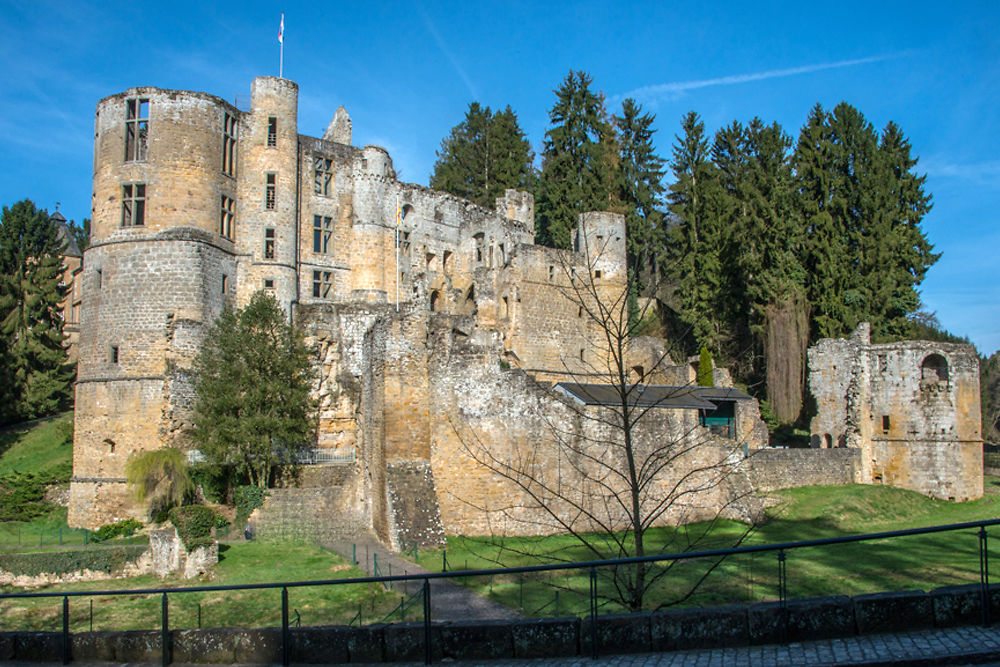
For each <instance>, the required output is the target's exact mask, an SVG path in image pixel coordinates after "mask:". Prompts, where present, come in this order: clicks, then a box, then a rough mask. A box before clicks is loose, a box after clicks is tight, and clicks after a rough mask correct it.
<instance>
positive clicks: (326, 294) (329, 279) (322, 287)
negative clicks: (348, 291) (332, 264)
mask: <svg viewBox="0 0 1000 667" xmlns="http://www.w3.org/2000/svg"><path fill="white" fill-rule="evenodd" d="M332 291H333V273H331V272H330V271H313V296H314V297H316V298H318V299H329V298H330V293H331V292H332Z"/></svg>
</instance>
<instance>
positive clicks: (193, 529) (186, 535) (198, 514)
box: [170, 505, 216, 551]
mask: <svg viewBox="0 0 1000 667" xmlns="http://www.w3.org/2000/svg"><path fill="white" fill-rule="evenodd" d="M215 516H216V515H215V510H213V509H212V508H211V507H205V506H204V505H185V506H184V507H175V508H173V509H172V510H170V523H172V524H174V526H175V527H176V528H177V535H178V536H180V538H181V542H183V543H184V547H185V548H186V549H187V550H188V551H191V550H192V549H194V548H195V547H197V546H202V545H203V544H205V543H206V542H207V543H210V542H211V541H212V540H211V535H212V527H213V526H214V525H215Z"/></svg>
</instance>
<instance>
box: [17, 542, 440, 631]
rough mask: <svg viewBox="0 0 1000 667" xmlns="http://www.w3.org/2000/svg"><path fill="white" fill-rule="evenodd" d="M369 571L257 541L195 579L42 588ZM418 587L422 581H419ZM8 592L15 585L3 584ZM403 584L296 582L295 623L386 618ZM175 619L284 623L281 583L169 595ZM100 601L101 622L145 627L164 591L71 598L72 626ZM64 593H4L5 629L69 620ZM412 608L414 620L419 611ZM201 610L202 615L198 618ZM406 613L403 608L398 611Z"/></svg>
mask: <svg viewBox="0 0 1000 667" xmlns="http://www.w3.org/2000/svg"><path fill="white" fill-rule="evenodd" d="M360 576H364V574H363V573H362V572H361V571H360V570H358V569H356V568H354V567H352V566H350V565H348V564H347V563H346V562H345V561H344V559H343V558H341V557H340V556H338V555H337V554H334V553H332V552H329V551H327V550H325V549H322V548H320V547H317V546H312V545H302V544H299V545H275V544H264V543H257V542H250V543H234V544H231V545H225V544H224V545H222V546H221V553H220V560H219V564H218V565H217V566H216V567H215V568H213V570H212V572H211V574H209V575H206V576H205V577H202V578H201V579H195V580H184V579H181V578H180V577H177V576H173V577H168V578H167V579H164V580H161V579H160V578H158V577H156V576H153V575H147V576H141V577H133V578H130V579H118V580H110V581H93V582H83V583H73V584H58V585H54V586H48V587H44V588H42V589H38V590H55V591H81V590H93V591H106V590H123V589H136V588H157V587H171V588H176V587H181V586H198V585H213V584H224V585H228V584H250V583H272V582H286V581H287V582H291V581H306V580H317V579H341V578H353V577H360ZM414 590H415V588H414ZM2 591H3V592H5V593H9V592H15V589H13V588H11V587H3V589H2ZM403 594H404V592H403V591H400V590H396V591H385V590H383V589H382V588H381V587H380V586H373V585H369V584H347V585H342V586H324V587H306V588H289V589H288V596H289V610H290V611H289V614H290V620H291V622H292V623H293V624H294V623H296V622H297V621H298V622H301V624H302V625H330V624H343V625H346V624H348V623H350V622H352V620H353V622H354V623H357V622H358V621H357V618H356V617H357V616H358V615H359V613H360V617H361V621H363V622H364V623H366V624H367V623H373V622H379V621H382V620H383V619H385V618H386V616H388V615H389V614H390V613H392V610H393V608H394V607H395V606H396V605H398V604H399V602H400V599H401V596H403ZM168 599H169V608H170V626H171V627H172V628H175V629H176V628H197V627H235V626H241V627H265V626H271V627H273V626H276V625H280V624H281V590H280V589H273V590H249V591H219V592H204V593H176V594H173V595H169V596H168ZM91 600H92V601H93V611H92V613H93V617H92V618H93V628H94V630H138V629H154V628H158V627H160V605H161V600H160V596H159V595H118V596H99V597H94V598H70V622H71V630H72V631H73V632H82V631H84V630H89V629H90V627H91V605H90V601H91ZM61 605H62V599H61V598H43V599H14V600H10V599H8V600H0V630H5V631H6V630H58V629H60V628H61V627H62V620H61V613H62V611H61V610H62V606H61ZM419 611H420V607H419V605H417V607H416V610H415V611H411V612H410V613H409V615H408V618H409V619H410V620H414V619H415V613H419ZM199 612H200V616H201V619H200V623H199ZM393 618H394V619H395V620H398V619H399V614H398V612H397V613H396V614H394V615H393Z"/></svg>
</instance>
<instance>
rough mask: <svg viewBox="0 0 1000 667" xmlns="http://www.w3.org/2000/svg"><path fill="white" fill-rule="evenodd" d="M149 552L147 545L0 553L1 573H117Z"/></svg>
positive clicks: (29, 574)
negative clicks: (89, 571)
mask: <svg viewBox="0 0 1000 667" xmlns="http://www.w3.org/2000/svg"><path fill="white" fill-rule="evenodd" d="M148 550H149V546H147V545H141V544H140V545H122V546H116V547H91V548H89V549H75V550H72V551H43V552H37V553H12V554H0V570H3V571H5V572H10V573H11V574H13V575H23V576H28V577H37V576H38V575H40V574H52V575H63V574H69V573H71V572H79V571H81V570H91V571H92V572H98V571H100V572H107V573H109V574H111V573H113V572H119V571H121V570H122V568H124V567H125V565H127V564H128V563H134V562H135V561H137V560H139V557H140V556H142V554H143V553H145V552H146V551H148Z"/></svg>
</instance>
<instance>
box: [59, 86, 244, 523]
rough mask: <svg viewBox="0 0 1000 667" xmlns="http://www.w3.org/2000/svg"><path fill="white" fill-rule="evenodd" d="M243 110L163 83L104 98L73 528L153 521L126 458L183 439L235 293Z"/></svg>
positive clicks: (84, 319) (83, 316)
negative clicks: (198, 362) (235, 147)
mask: <svg viewBox="0 0 1000 667" xmlns="http://www.w3.org/2000/svg"><path fill="white" fill-rule="evenodd" d="M239 115H240V113H239V111H237V110H236V109H235V108H234V107H232V106H231V105H229V104H227V103H226V102H225V101H223V100H221V99H219V98H217V97H214V96H211V95H205V94H202V93H193V92H183V91H174V90H161V89H157V88H132V89H130V90H128V91H126V92H124V93H121V94H118V95H113V96H111V97H107V98H105V99H103V100H101V101H100V102H99V103H98V105H97V114H96V118H95V139H94V183H93V202H92V211H91V220H92V222H91V229H92V237H91V245H90V248H89V249H88V250H87V251H86V254H85V264H84V266H85V269H84V272H83V301H82V305H81V313H80V346H79V350H80V352H79V363H78V380H77V387H76V414H75V418H74V427H75V433H74V447H73V480H72V483H71V489H70V509H69V522H70V524H71V525H74V526H86V527H91V528H93V527H97V526H100V525H102V524H105V523H109V522H111V521H114V520H118V519H123V518H126V517H128V516H133V517H136V518H143V519H144V518H146V517H144V516H143V509H142V508H141V507H139V506H138V505H137V504H136V503H135V502H134V500H133V499H132V496H131V494H130V493H129V491H128V489H127V488H126V484H125V463H126V461H127V459H128V457H129V455H130V454H131V453H133V452H137V451H142V450H149V449H156V448H160V447H164V446H168V445H172V444H180V443H179V442H178V441H177V440H176V435H177V434H178V433H181V432H182V431H183V430H184V427H185V426H186V424H187V422H188V420H189V418H190V412H191V406H192V394H193V392H192V387H191V382H190V370H189V369H190V366H191V362H192V360H193V358H194V355H195V354H196V352H197V349H198V346H199V345H200V343H201V341H202V340H203V338H204V334H205V331H206V329H207V327H208V326H209V325H211V323H212V322H213V321H214V320H215V318H216V317H217V316H218V314H219V312H221V310H222V307H223V305H224V304H225V303H227V302H228V301H230V300H231V298H232V296H233V294H234V286H235V282H236V262H235V256H234V245H233V241H232V237H233V235H234V231H235V230H234V228H233V222H234V221H233V218H232V217H231V216H230V217H228V218H227V217H226V215H225V214H226V212H227V211H229V210H232V211H235V203H236V199H237V187H236V181H235V177H234V175H233V174H232V173H230V172H231V171H232V170H231V169H228V167H229V166H230V163H229V162H227V161H224V160H223V154H224V152H225V148H226V146H227V144H226V142H225V141H224V136H225V135H226V132H227V130H226V128H227V127H229V128H232V127H233V126H234V125H235V120H236V119H238V117H239ZM234 154H235V153H234Z"/></svg>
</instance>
